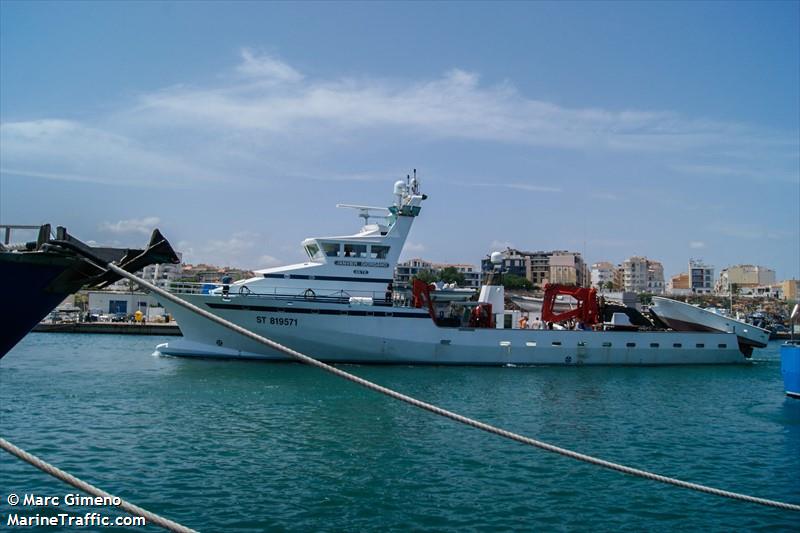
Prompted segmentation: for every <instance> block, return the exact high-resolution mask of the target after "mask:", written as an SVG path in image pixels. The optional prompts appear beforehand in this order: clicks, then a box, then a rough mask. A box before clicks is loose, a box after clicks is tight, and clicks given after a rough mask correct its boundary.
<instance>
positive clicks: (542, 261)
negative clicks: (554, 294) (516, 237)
mask: <svg viewBox="0 0 800 533" xmlns="http://www.w3.org/2000/svg"><path fill="white" fill-rule="evenodd" d="M501 266H502V270H503V272H505V273H508V274H515V275H517V276H521V277H524V278H527V279H528V281H530V282H531V283H533V284H534V285H536V286H538V287H544V285H545V284H546V283H563V284H567V285H578V286H580V287H585V286H586V285H587V284H588V283H589V281H590V280H589V269H588V268H587V266H586V263H584V261H583V257H582V256H581V254H580V253H577V252H568V251H566V250H553V251H550V252H544V251H536V252H526V251H522V250H517V249H515V248H507V249H506V250H504V251H503V263H502V265H501ZM493 268H494V265H493V264H492V262H491V259H490V256H488V255H487V256H486V257H485V258H484V259H483V260H482V261H481V270H482V271H483V272H484V273H488V272H491V271H492V269H493Z"/></svg>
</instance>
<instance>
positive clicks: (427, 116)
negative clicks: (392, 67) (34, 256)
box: [0, 49, 797, 199]
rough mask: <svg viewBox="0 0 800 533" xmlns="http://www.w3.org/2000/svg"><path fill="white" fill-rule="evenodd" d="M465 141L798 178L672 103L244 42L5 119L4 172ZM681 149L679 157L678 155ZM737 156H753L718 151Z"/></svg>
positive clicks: (787, 154)
mask: <svg viewBox="0 0 800 533" xmlns="http://www.w3.org/2000/svg"><path fill="white" fill-rule="evenodd" d="M464 140H467V141H473V142H485V143H496V144H503V145H508V146H516V147H520V148H526V147H531V146H533V147H546V148H560V149H566V150H570V151H581V152H601V153H608V152H618V151H627V152H632V151H637V152H647V153H648V154H649V155H654V154H655V156H656V157H661V158H662V160H661V166H662V167H663V168H667V169H670V170H672V171H674V172H681V173H689V174H692V173H710V174H713V175H718V176H732V177H737V178H739V179H744V180H750V181H753V180H761V179H764V180H780V181H786V180H787V179H789V178H787V176H790V178H791V179H795V180H796V177H792V176H793V175H791V172H789V171H788V170H787V169H792V168H794V167H793V165H796V160H797V156H796V145H795V144H793V143H794V142H795V141H794V138H793V135H792V134H784V133H781V132H777V133H775V132H763V131H755V130H754V129H753V128H749V127H747V126H744V125H740V124H735V123H724V122H715V121H709V120H702V119H695V118H689V117H685V116H682V115H679V114H677V113H673V112H669V111H660V110H624V109H623V110H608V109H598V108H592V107H567V106H563V105H558V104H555V103H551V102H546V101H542V100H538V99H535V98H532V97H530V96H527V95H524V94H522V93H520V92H519V91H518V90H517V89H516V88H515V87H514V85H513V84H512V83H511V82H508V81H506V82H502V83H494V84H492V83H486V82H484V81H482V80H481V79H480V77H479V75H478V74H476V73H472V72H467V71H464V70H460V69H452V70H449V71H447V72H445V73H443V74H442V75H441V76H438V77H434V78H432V79H427V80H422V81H411V80H397V79H393V80H386V79H379V78H370V77H367V76H364V77H351V78H336V77H334V78H331V79H316V78H313V77H305V76H303V74H301V73H300V72H299V71H298V70H296V69H295V68H294V67H292V66H291V65H290V64H288V63H286V62H284V61H282V60H280V59H277V58H276V57H275V56H274V55H270V54H266V53H260V52H256V51H253V50H250V49H243V50H241V62H240V63H239V64H238V66H236V67H235V75H228V76H227V77H223V78H222V81H221V83H219V84H218V85H217V86H206V87H203V86H190V85H178V86H174V87H170V88H166V89H164V90H161V91H156V92H151V93H146V94H142V95H140V97H139V98H138V100H137V102H136V105H134V106H132V107H128V108H121V109H118V110H117V111H116V112H114V113H111V114H108V115H106V116H101V117H99V118H96V119H94V120H90V121H86V122H77V121H69V120H61V119H42V120H31V121H20V122H6V123H3V124H0V158H1V159H2V167H3V168H2V169H0V172H2V173H3V174H9V175H17V176H25V177H39V178H46V179H58V180H70V181H85V182H94V183H103V184H128V185H131V184H135V185H143V186H148V187H188V186H195V185H196V184H197V183H198V182H213V183H219V182H226V183H232V182H238V183H242V182H245V181H247V180H262V179H269V177H270V176H275V175H280V176H283V177H286V176H290V177H300V178H305V179H308V178H309V177H311V176H319V179H328V180H342V181H344V180H348V181H350V180H361V179H371V176H368V175H366V174H365V173H364V172H362V171H359V170H355V171H353V172H343V171H341V170H340V169H337V168H335V167H333V166H330V167H328V166H326V162H327V160H326V157H327V158H330V159H336V158H347V159H351V160H352V159H353V158H362V157H363V154H364V153H369V152H370V151H379V150H385V147H386V146H394V145H407V144H408V143H425V142H430V141H437V142H439V141H464ZM403 143H406V144H403ZM665 151H666V152H670V153H669V154H663V152H665ZM675 152H677V153H679V155H680V160H681V161H682V162H683V164H679V165H675V163H674V161H675V160H676V158H675V157H674V155H673V154H674V153H675ZM731 153H732V154H737V153H747V154H748V155H747V157H746V158H743V157H739V158H734V157H725V158H723V157H722V156H721V154H731ZM658 154H661V155H660V156H659V155H658ZM714 157H716V158H717V161H724V162H725V163H724V164H720V163H719V162H715V161H714ZM389 165H391V163H390V164H389ZM320 168H323V169H325V171H323V172H320ZM560 178H561V177H560V176H552V177H550V178H549V179H548V181H547V182H546V183H544V184H539V183H529V182H527V181H526V180H514V181H510V180H509V179H508V178H501V177H498V180H499V181H502V182H501V183H486V184H476V185H475V186H492V187H505V188H509V189H513V190H521V191H529V192H534V193H559V192H563V189H562V188H561V187H560V186H558V185H551V183H556V184H558V183H559V182H558V181H557V180H559V179H560ZM607 199H611V198H607Z"/></svg>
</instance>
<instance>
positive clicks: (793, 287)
mask: <svg viewBox="0 0 800 533" xmlns="http://www.w3.org/2000/svg"><path fill="white" fill-rule="evenodd" d="M780 286H781V289H782V291H783V299H784V300H789V301H794V302H796V301H798V300H800V280H796V279H787V280H785V281H781V282H780Z"/></svg>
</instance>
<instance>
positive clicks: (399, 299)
mask: <svg viewBox="0 0 800 533" xmlns="http://www.w3.org/2000/svg"><path fill="white" fill-rule="evenodd" d="M224 287H225V285H224V284H223V283H219V282H214V283H197V282H176V281H173V282H172V283H170V285H169V289H168V290H169V291H170V292H172V293H174V294H213V295H219V296H220V297H225V293H224V291H225V289H224ZM227 297H228V298H232V297H236V298H238V297H243V298H253V299H257V298H271V299H277V300H300V301H317V302H327V303H349V302H351V298H371V299H372V302H373V305H404V304H405V303H407V298H406V297H405V295H404V294H402V293H396V292H393V293H390V294H387V292H386V291H366V290H350V289H348V290H343V289H338V290H337V289H331V288H330V287H327V288H322V287H303V288H293V287H270V288H267V289H266V290H264V289H262V290H261V291H259V292H254V291H252V290H251V289H249V288H248V287H247V286H244V285H234V284H230V285H228V292H227Z"/></svg>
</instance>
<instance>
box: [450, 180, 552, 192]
mask: <svg viewBox="0 0 800 533" xmlns="http://www.w3.org/2000/svg"><path fill="white" fill-rule="evenodd" d="M453 184H454V185H463V186H464V187H487V188H504V189H516V190H520V191H527V192H563V189H562V188H561V187H552V186H549V185H535V184H532V183H456V182H454V183H453Z"/></svg>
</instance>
